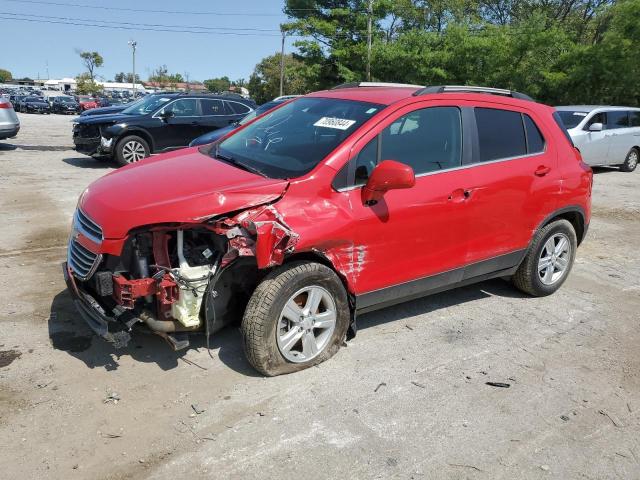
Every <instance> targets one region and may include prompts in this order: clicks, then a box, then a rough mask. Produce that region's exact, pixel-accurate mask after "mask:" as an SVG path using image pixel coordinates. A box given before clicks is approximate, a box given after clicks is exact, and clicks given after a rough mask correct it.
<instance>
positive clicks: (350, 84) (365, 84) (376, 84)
mask: <svg viewBox="0 0 640 480" xmlns="http://www.w3.org/2000/svg"><path fill="white" fill-rule="evenodd" d="M359 87H362V88H363V87H413V88H424V85H411V84H409V83H393V82H348V83H341V84H340V85H336V86H335V87H333V88H332V89H331V90H338V89H341V88H359Z"/></svg>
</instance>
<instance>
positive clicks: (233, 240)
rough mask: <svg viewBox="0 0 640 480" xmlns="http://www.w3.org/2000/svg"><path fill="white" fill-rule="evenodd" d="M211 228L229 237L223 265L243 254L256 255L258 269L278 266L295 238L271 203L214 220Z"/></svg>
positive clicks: (293, 243) (294, 242)
mask: <svg viewBox="0 0 640 480" xmlns="http://www.w3.org/2000/svg"><path fill="white" fill-rule="evenodd" d="M214 231H215V232H216V233H218V234H221V235H225V236H226V237H227V238H228V240H229V249H228V251H227V253H226V255H225V256H224V257H223V258H222V265H223V266H224V265H226V264H228V263H230V262H231V261H232V260H234V259H235V258H237V257H247V256H253V257H255V258H256V264H257V266H258V268H259V269H264V268H269V267H273V266H275V265H281V264H282V262H283V261H284V258H285V255H286V254H288V253H292V252H293V251H294V250H295V246H296V243H297V242H298V239H299V235H298V234H297V233H296V232H294V231H293V230H292V229H291V228H290V227H289V226H288V225H287V224H286V222H285V221H284V219H283V217H282V215H281V214H280V213H279V212H278V210H277V209H276V208H275V207H274V206H273V205H265V206H263V207H260V208H257V209H252V210H247V211H244V212H242V213H240V214H238V215H236V216H235V217H231V218H226V219H224V220H222V221H219V222H216V224H215V225H214Z"/></svg>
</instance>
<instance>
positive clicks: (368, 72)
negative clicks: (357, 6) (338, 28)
mask: <svg viewBox="0 0 640 480" xmlns="http://www.w3.org/2000/svg"><path fill="white" fill-rule="evenodd" d="M367 17H368V18H367V82H370V81H371V17H373V0H369V8H368V9H367Z"/></svg>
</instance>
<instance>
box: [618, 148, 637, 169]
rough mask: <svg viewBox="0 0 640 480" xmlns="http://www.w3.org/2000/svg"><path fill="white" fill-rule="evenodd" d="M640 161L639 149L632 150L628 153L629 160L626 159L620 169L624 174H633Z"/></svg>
mask: <svg viewBox="0 0 640 480" xmlns="http://www.w3.org/2000/svg"><path fill="white" fill-rule="evenodd" d="M639 160H640V152H638V149H637V148H632V149H631V150H629V153H627V158H625V160H624V163H623V164H622V166H621V167H620V170H622V171H623V172H633V171H634V170H635V169H636V167H637V166H638V161H639Z"/></svg>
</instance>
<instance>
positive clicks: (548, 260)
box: [511, 220, 578, 297]
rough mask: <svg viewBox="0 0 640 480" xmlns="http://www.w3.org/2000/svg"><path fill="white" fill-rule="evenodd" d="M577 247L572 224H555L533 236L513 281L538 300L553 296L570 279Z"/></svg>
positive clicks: (562, 221)
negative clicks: (538, 298)
mask: <svg viewBox="0 0 640 480" xmlns="http://www.w3.org/2000/svg"><path fill="white" fill-rule="evenodd" d="M577 246H578V241H577V237H576V232H575V230H574V228H573V225H571V223H570V222H568V221H567V220H556V221H554V222H551V223H550V224H549V225H547V226H545V227H543V228H542V229H540V230H539V231H538V233H536V235H535V236H534V237H533V240H532V242H531V245H530V247H529V251H528V252H527V255H526V256H525V258H524V260H523V261H522V263H521V264H520V267H518V270H517V271H516V274H515V275H514V276H513V278H512V279H511V280H512V282H513V284H514V285H515V286H516V287H517V288H518V289H519V290H521V291H523V292H524V293H528V294H529V295H532V296H534V297H544V296H546V295H551V294H552V293H554V292H555V291H556V290H558V289H559V288H560V287H561V286H562V284H563V283H564V282H565V280H566V279H567V277H568V276H569V272H571V267H572V266H573V261H574V260H575V256H576V248H577Z"/></svg>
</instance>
